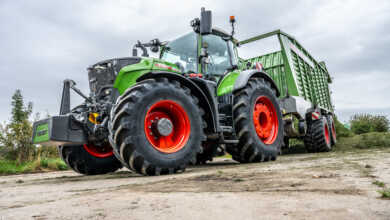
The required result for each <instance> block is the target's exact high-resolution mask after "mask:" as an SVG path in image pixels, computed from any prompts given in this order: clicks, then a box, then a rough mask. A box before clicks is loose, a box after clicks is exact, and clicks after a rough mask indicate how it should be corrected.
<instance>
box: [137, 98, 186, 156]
mask: <svg viewBox="0 0 390 220" xmlns="http://www.w3.org/2000/svg"><path fill="white" fill-rule="evenodd" d="M144 126H145V136H146V138H147V140H148V141H149V143H150V144H151V145H152V147H153V148H155V149H156V150H158V151H161V152H163V153H175V152H177V151H179V150H180V149H182V148H183V147H184V146H185V144H186V143H187V141H188V139H189V137H190V132H191V125H190V120H189V117H188V115H187V113H186V111H185V110H184V108H183V107H182V106H181V105H179V104H178V103H176V102H174V101H171V100H161V101H158V102H156V103H155V104H153V105H152V106H151V107H150V109H149V110H148V112H147V113H146V117H145V124H144Z"/></svg>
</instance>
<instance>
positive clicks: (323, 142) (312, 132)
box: [304, 116, 332, 153]
mask: <svg viewBox="0 0 390 220" xmlns="http://www.w3.org/2000/svg"><path fill="white" fill-rule="evenodd" d="M330 139H331V138H330V130H329V125H328V120H327V118H326V116H322V117H321V118H320V119H318V120H315V121H312V122H311V124H310V125H309V128H308V132H307V134H306V136H305V139H304V140H305V147H306V149H307V151H308V152H310V153H315V152H328V151H330V150H331V149H332V146H331V140H330Z"/></svg>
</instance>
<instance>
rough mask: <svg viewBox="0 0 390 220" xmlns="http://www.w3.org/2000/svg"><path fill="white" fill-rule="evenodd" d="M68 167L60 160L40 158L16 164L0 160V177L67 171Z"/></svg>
mask: <svg viewBox="0 0 390 220" xmlns="http://www.w3.org/2000/svg"><path fill="white" fill-rule="evenodd" d="M67 169H68V167H67V166H66V164H65V163H64V161H62V160H61V159H60V158H41V159H37V160H34V161H31V162H25V163H21V164H18V163H17V162H15V161H9V160H0V175H7V174H21V173H34V172H42V171H57V170H67Z"/></svg>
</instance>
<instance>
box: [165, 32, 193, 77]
mask: <svg viewBox="0 0 390 220" xmlns="http://www.w3.org/2000/svg"><path fill="white" fill-rule="evenodd" d="M161 59H163V60H165V61H168V62H170V63H174V64H176V65H177V66H179V67H180V68H181V69H182V70H184V72H185V73H189V72H197V66H198V65H197V35H196V34H195V33H194V32H191V33H188V34H186V35H184V36H182V37H179V38H177V39H176V40H173V41H171V42H169V43H168V44H167V45H166V46H165V49H164V50H163V53H162V55H161Z"/></svg>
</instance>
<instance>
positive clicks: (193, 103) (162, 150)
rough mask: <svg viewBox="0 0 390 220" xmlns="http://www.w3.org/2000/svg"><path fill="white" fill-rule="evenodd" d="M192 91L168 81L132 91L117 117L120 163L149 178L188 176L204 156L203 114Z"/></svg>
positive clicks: (113, 128)
mask: <svg viewBox="0 0 390 220" xmlns="http://www.w3.org/2000/svg"><path fill="white" fill-rule="evenodd" d="M197 104H198V99H197V98H196V97H195V96H193V95H192V94H191V91H190V89H188V88H187V87H185V86H183V85H181V84H180V83H179V82H178V81H168V79H166V78H160V79H156V80H154V79H150V80H145V81H143V82H141V83H139V84H137V85H135V86H133V87H131V88H129V89H128V90H127V91H126V92H125V93H124V94H123V95H122V96H121V97H119V99H118V101H117V104H116V105H115V106H114V108H113V109H112V112H111V121H110V125H109V127H110V136H111V142H113V146H114V150H115V151H116V152H117V154H115V155H119V157H120V158H119V159H120V160H121V161H122V162H123V163H125V164H126V165H127V167H129V168H130V169H131V170H133V171H135V172H137V173H140V174H143V175H160V174H171V173H175V172H177V171H184V170H185V168H186V166H187V164H189V163H190V162H192V163H195V162H196V154H197V153H199V152H200V151H201V149H200V146H201V142H202V141H204V140H205V138H206V136H205V135H204V133H203V120H202V115H203V111H202V109H200V108H199V107H198V105H197Z"/></svg>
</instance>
